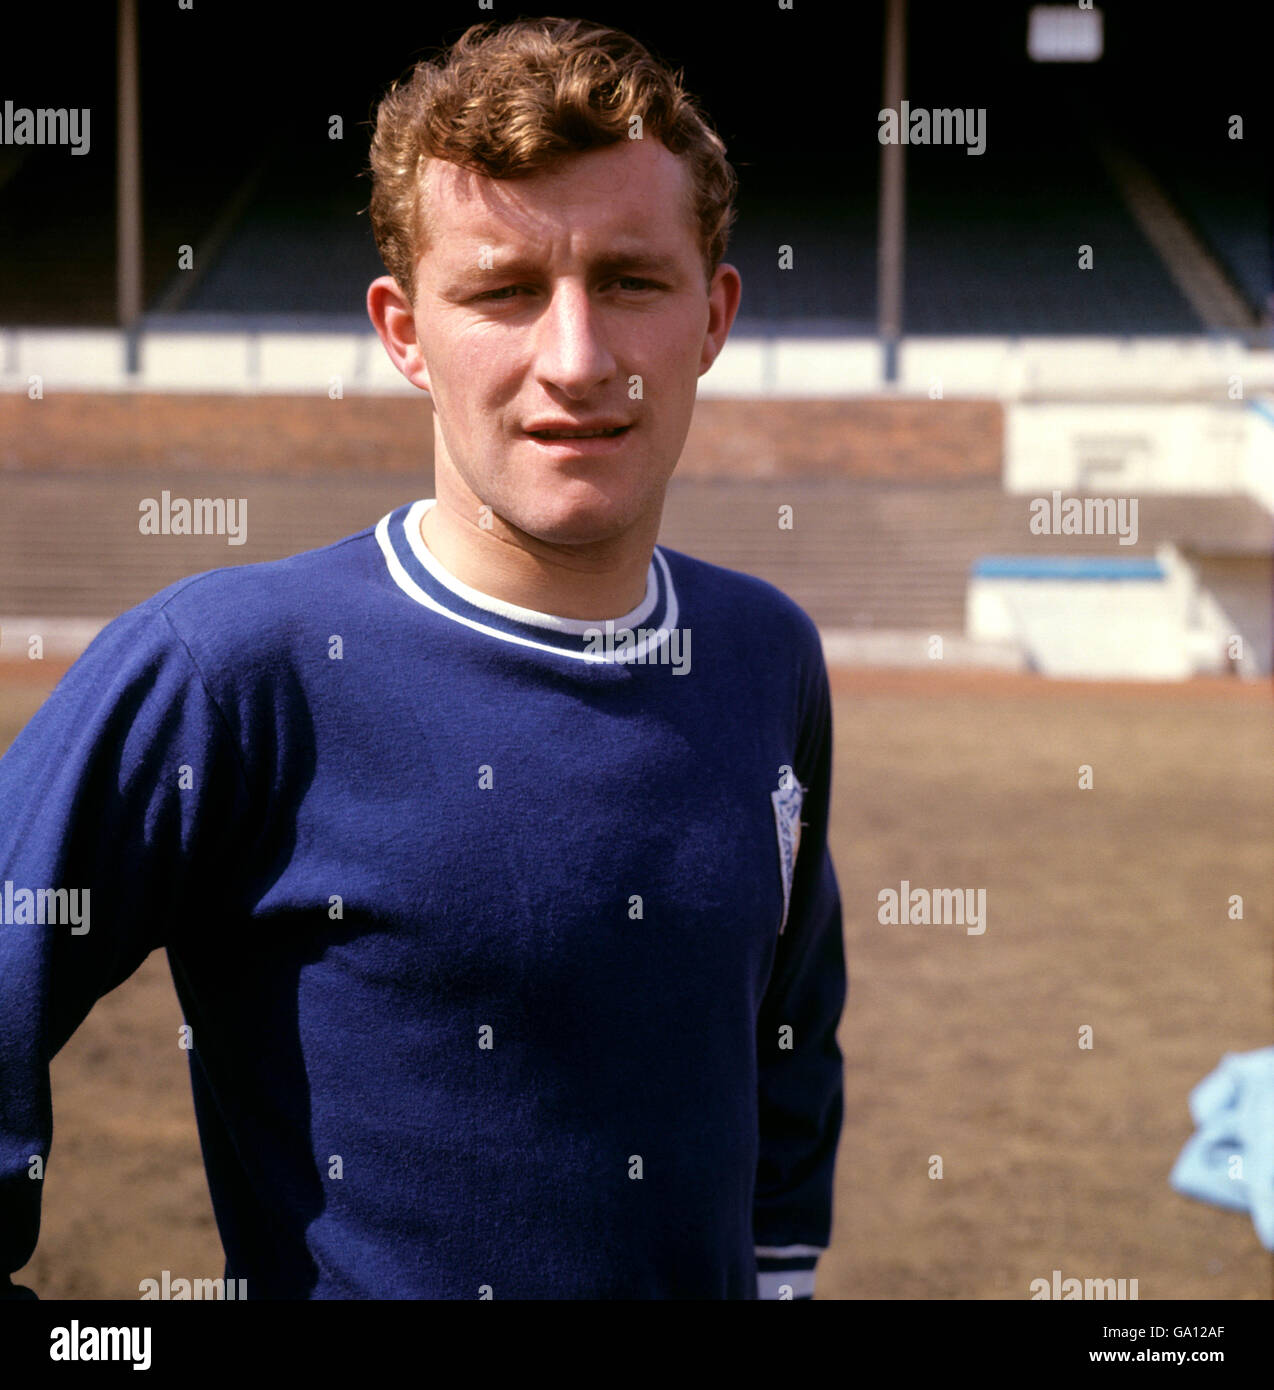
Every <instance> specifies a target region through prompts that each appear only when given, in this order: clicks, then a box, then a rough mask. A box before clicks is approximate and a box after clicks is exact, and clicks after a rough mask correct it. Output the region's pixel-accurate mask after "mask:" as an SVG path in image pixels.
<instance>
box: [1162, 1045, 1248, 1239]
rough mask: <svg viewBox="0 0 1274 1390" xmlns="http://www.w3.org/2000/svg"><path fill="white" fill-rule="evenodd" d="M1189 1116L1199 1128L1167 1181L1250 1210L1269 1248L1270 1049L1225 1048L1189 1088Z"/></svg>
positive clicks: (1181, 1189) (1223, 1204)
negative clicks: (1211, 1069) (1214, 1065)
mask: <svg viewBox="0 0 1274 1390" xmlns="http://www.w3.org/2000/svg"><path fill="white" fill-rule="evenodd" d="M1190 1114H1191V1116H1192V1117H1193V1118H1194V1122H1195V1124H1196V1125H1197V1126H1198V1128H1197V1131H1196V1132H1195V1133H1194V1134H1193V1135H1192V1136H1191V1137H1190V1139H1189V1140H1188V1141H1187V1143H1186V1146H1185V1148H1184V1149H1182V1150H1181V1155H1180V1157H1179V1158H1178V1159H1177V1162H1176V1165H1175V1166H1174V1168H1173V1170H1172V1175H1171V1177H1170V1178H1169V1182H1171V1184H1172V1186H1173V1187H1174V1188H1175V1189H1176V1190H1177V1191H1178V1192H1181V1193H1184V1194H1185V1195H1186V1196H1187V1197H1197V1198H1199V1200H1200V1201H1203V1202H1214V1203H1215V1204H1216V1205H1217V1206H1221V1207H1229V1208H1231V1209H1232V1210H1234V1211H1247V1212H1251V1214H1252V1224H1253V1225H1254V1226H1255V1227H1256V1234H1257V1237H1258V1238H1259V1240H1260V1242H1261V1244H1262V1245H1263V1246H1265V1248H1266V1249H1267V1250H1274V1047H1262V1048H1259V1049H1258V1050H1257V1051H1255V1052H1227V1053H1226V1054H1225V1056H1224V1057H1222V1059H1221V1064H1220V1065H1219V1066H1218V1067H1217V1069H1216V1070H1215V1071H1214V1072H1213V1073H1212V1074H1211V1075H1210V1076H1206V1077H1204V1079H1203V1080H1202V1081H1200V1082H1199V1084H1198V1085H1197V1086H1196V1087H1195V1088H1194V1090H1193V1091H1191V1092H1190ZM1236 1158H1237V1159H1239V1160H1241V1162H1239V1163H1238V1164H1235V1163H1234V1160H1235V1159H1236Z"/></svg>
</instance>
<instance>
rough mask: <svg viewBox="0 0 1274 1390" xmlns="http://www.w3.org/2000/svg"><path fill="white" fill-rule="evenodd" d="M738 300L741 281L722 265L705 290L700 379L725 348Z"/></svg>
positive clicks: (731, 267) (732, 268)
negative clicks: (706, 297)
mask: <svg viewBox="0 0 1274 1390" xmlns="http://www.w3.org/2000/svg"><path fill="white" fill-rule="evenodd" d="M742 297H743V280H742V277H741V276H740V275H739V272H738V271H737V270H736V269H735V268H734V266H732V265H727V264H726V263H725V262H724V261H722V263H721V264H720V265H719V266H717V269H716V274H714V275H713V277H712V283H711V284H710V285H709V286H708V330H707V332H706V333H705V334H704V338H703V351H702V352H701V353H700V355H699V375H700V376H702V375H703V374H704V372H706V371H707V370H708V368H709V367H710V366H712V364H713V363H714V362H715V361H716V360H717V356H718V354H719V353H720V352H721V349H722V348H723V347H725V340H726V338H727V337H729V335H730V326H731V325H732V324H733V323H734V316H735V315H736V314H737V313H738V312H739V300H740V299H741V298H742Z"/></svg>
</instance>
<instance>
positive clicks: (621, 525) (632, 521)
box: [505, 492, 643, 546]
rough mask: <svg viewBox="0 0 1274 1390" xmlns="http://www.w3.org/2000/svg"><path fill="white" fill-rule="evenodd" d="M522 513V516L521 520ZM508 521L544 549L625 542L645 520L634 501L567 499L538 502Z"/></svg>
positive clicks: (507, 517) (595, 496)
mask: <svg viewBox="0 0 1274 1390" xmlns="http://www.w3.org/2000/svg"><path fill="white" fill-rule="evenodd" d="M518 512H520V514H521V519H519V515H518ZM518 512H514V513H507V512H506V513H505V520H507V521H509V522H510V523H511V524H512V525H514V526H516V527H517V528H518V529H519V530H520V531H522V532H524V533H525V534H526V535H528V536H531V537H533V538H534V539H535V540H537V541H540V542H542V543H543V544H544V545H571V546H585V545H605V544H608V543H613V542H615V541H619V540H622V539H623V538H624V537H625V536H626V535H628V534H629V532H631V531H632V529H633V528H634V527H635V526H637V525H638V524H640V522H641V520H642V515H643V514H642V508H641V505H640V504H639V503H638V502H636V501H635V500H633V499H620V498H612V497H606V496H599V495H598V494H597V493H596V492H593V493H592V495H590V496H585V497H580V498H578V499H571V498H569V497H566V496H563V497H561V498H556V499H554V500H553V501H552V502H549V503H547V504H546V502H545V500H544V499H542V498H538V499H536V500H535V501H534V502H531V503H529V504H528V505H527V506H526V507H524V508H520V509H518Z"/></svg>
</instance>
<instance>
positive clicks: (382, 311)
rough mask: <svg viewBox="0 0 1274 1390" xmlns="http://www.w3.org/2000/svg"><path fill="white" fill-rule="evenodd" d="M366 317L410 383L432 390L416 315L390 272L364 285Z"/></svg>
mask: <svg viewBox="0 0 1274 1390" xmlns="http://www.w3.org/2000/svg"><path fill="white" fill-rule="evenodd" d="M367 317H368V318H370V319H371V321H372V327H373V328H374V329H375V330H376V336H377V337H378V338H379V339H380V340H381V342H382V343H384V345H385V351H386V352H387V353H388V354H389V360H390V361H391V362H392V363H393V364H394V366H395V367H397V368H398V370H399V371H400V372H401V373H402V374H403V376H405V377H406V378H407V380H408V381H410V382H411V384H412V385H413V386H418V387H420V389H421V390H422V391H429V390H431V387H430V385H429V368H428V367H427V366H426V365H425V359H424V354H423V353H422V352H421V350H420V341H419V339H418V338H417V336H416V317H415V315H414V314H413V313H412V308H411V305H410V304H409V303H408V302H407V296H406V295H405V294H404V293H403V292H402V290H401V289H400V288H399V285H398V281H397V280H395V279H394V277H393V276H392V275H382V276H381V277H380V278H379V279H377V280H373V281H372V283H371V284H370V285H369V286H368V287H367Z"/></svg>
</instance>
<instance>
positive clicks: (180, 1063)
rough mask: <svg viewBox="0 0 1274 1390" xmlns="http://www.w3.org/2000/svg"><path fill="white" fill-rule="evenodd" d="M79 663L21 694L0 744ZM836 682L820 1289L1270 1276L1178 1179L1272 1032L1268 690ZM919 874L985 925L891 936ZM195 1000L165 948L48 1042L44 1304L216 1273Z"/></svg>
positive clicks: (1212, 1283)
mask: <svg viewBox="0 0 1274 1390" xmlns="http://www.w3.org/2000/svg"><path fill="white" fill-rule="evenodd" d="M56 674H57V672H56V670H53V669H49V668H46V670H45V680H44V681H43V682H40V681H36V680H34V679H32V678H31V677H30V675H29V674H28V675H27V677H26V679H25V681H23V682H22V683H18V682H16V681H12V680H10V681H6V682H5V683H4V684H2V685H0V748H3V747H7V746H8V743H9V741H10V740H11V739H12V738H13V737H14V735H15V734H16V732H17V731H18V729H19V728H20V727H21V726H22V724H23V723H25V721H26V719H28V718H29V717H30V715H31V714H32V713H33V712H34V710H35V708H36V707H37V705H38V704H39V702H40V700H41V699H42V698H43V695H44V693H45V691H46V690H47V689H48V688H51V684H52V680H53V679H55V678H56ZM834 685H835V690H836V704H835V719H836V751H837V757H836V788H835V807H834V819H833V856H834V859H835V862H836V865H837V870H838V874H839V877H840V882H841V889H842V894H843V898H844V906H845V934H846V943H847V953H848V961H849V969H850V975H851V985H850V1000H849V1006H848V1008H847V1011H846V1014H845V1019H844V1022H843V1025H842V1029H841V1045H842V1048H843V1051H844V1053H845V1062H846V1067H845V1077H846V1118H845V1125H844V1130H843V1135H842V1140H841V1149H840V1155H839V1169H838V1181H837V1208H836V1227H835V1231H834V1234H833V1242H832V1247H831V1249H830V1251H829V1252H828V1254H827V1255H826V1256H825V1257H824V1259H823V1261H822V1262H821V1264H820V1270H819V1287H818V1296H819V1298H822V1299H899V1300H906V1299H996V1298H1003V1299H1026V1298H1029V1297H1030V1292H1029V1288H1030V1283H1031V1281H1032V1280H1033V1279H1036V1278H1045V1279H1049V1278H1051V1275H1052V1271H1053V1270H1054V1269H1059V1270H1061V1272H1062V1276H1063V1277H1065V1278H1070V1277H1078V1278H1136V1279H1137V1280H1138V1285H1139V1295H1140V1297H1141V1298H1142V1299H1160V1298H1186V1299H1263V1298H1269V1297H1270V1296H1271V1294H1272V1293H1274V1287H1272V1281H1271V1259H1270V1256H1269V1254H1268V1253H1267V1252H1265V1251H1263V1250H1262V1248H1261V1246H1260V1244H1259V1242H1258V1241H1257V1239H1256V1236H1255V1234H1254V1231H1253V1228H1252V1224H1251V1221H1250V1219H1249V1218H1248V1217H1247V1216H1246V1215H1242V1214H1238V1213H1233V1212H1228V1211H1222V1210H1219V1209H1217V1208H1214V1207H1211V1206H1207V1205H1203V1204H1201V1203H1198V1202H1195V1201H1192V1200H1190V1199H1188V1198H1184V1197H1180V1196H1178V1195H1176V1194H1175V1193H1174V1192H1173V1191H1172V1190H1171V1189H1170V1188H1169V1186H1168V1173H1169V1171H1170V1169H1171V1167H1172V1164H1173V1162H1174V1160H1175V1158H1176V1156H1177V1154H1178V1153H1179V1151H1180V1148H1181V1146H1182V1144H1183V1143H1184V1142H1185V1140H1186V1138H1187V1137H1188V1135H1189V1133H1190V1131H1191V1122H1190V1118H1189V1113H1188V1110H1187V1097H1188V1094H1189V1091H1190V1088H1191V1087H1192V1086H1193V1085H1194V1084H1195V1083H1196V1082H1197V1081H1199V1080H1200V1079H1201V1078H1202V1077H1203V1076H1204V1075H1206V1074H1207V1073H1208V1072H1209V1071H1211V1070H1212V1069H1213V1067H1215V1066H1216V1064H1217V1063H1218V1061H1219V1060H1220V1059H1221V1056H1222V1055H1223V1054H1224V1053H1225V1052H1227V1051H1246V1050H1248V1049H1252V1048H1256V1047H1262V1046H1266V1045H1268V1044H1269V1043H1270V1042H1271V1041H1272V1039H1271V1019H1272V1011H1271V998H1272V995H1271V984H1272V978H1271V926H1272V925H1274V921H1272V917H1274V911H1272V909H1271V903H1270V897H1269V885H1270V882H1271V868H1272V867H1274V848H1272V846H1274V835H1272V832H1274V824H1272V822H1274V797H1272V796H1271V791H1270V784H1269V769H1270V767H1271V766H1272V765H1274V722H1272V721H1271V717H1270V716H1271V704H1270V700H1269V692H1268V689H1262V688H1252V687H1248V688H1239V687H1238V686H1237V685H1236V684H1235V683H1232V682H1231V683H1223V682H1198V683H1192V684H1191V685H1189V686H1183V687H1178V686H1156V687H1137V688H1133V687H1114V688H1109V689H1107V688H1103V687H1089V686H1071V685H1068V684H1050V683H1047V682H1042V681H1039V680H1038V679H1036V678H1001V677H993V676H978V677H974V676H967V677H961V676H957V675H954V674H953V675H950V676H942V677H937V676H934V677H929V676H917V675H914V674H911V673H892V672H879V673H873V672H848V673H843V674H838V675H837V676H836V679H835V682H834ZM1081 764H1088V765H1091V767H1092V769H1093V787H1092V789H1091V790H1080V789H1079V787H1078V780H1079V779H1078V769H1079V767H1080V765H1081ZM904 879H906V880H908V881H909V882H910V884H911V885H912V886H913V887H915V886H924V887H950V888H956V887H975V888H985V890H986V922H987V925H986V931H985V933H984V934H982V935H980V936H971V935H969V934H968V933H967V932H966V931H965V930H964V929H963V928H961V927H959V926H917V925H911V926H882V925H881V924H880V923H879V922H878V920H877V894H878V893H879V892H880V890H881V889H884V888H888V887H893V888H898V887H899V885H900V883H901V881H902V880H904ZM1231 894H1241V895H1242V897H1243V903H1244V916H1243V918H1242V920H1231V919H1230V917H1229V915H1228V912H1227V905H1228V900H1229V897H1230V895H1231ZM180 1022H181V1019H180V1011H179V1008H178V1004H177V1000H176V996H175V993H174V991H173V987H172V983H171V980H170V978H169V975H168V969H167V962H166V959H165V957H164V956H163V955H162V953H159V954H156V955H154V956H152V957H151V958H150V959H149V960H148V961H147V962H146V964H145V965H144V966H143V967H142V969H141V970H140V971H139V972H138V973H137V974H136V975H135V976H134V977H133V978H132V979H131V980H129V981H128V982H127V983H126V984H124V985H123V986H122V987H121V988H120V989H118V990H116V991H115V992H114V993H113V994H111V995H109V996H107V997H106V998H105V999H103V1000H101V1001H100V1002H99V1004H98V1005H97V1007H96V1008H95V1009H94V1011H93V1012H92V1013H91V1014H90V1016H89V1018H88V1020H87V1021H86V1023H85V1024H84V1025H83V1026H82V1027H81V1029H80V1030H79V1031H78V1033H77V1034H76V1035H75V1036H74V1037H73V1038H72V1040H71V1041H70V1043H69V1044H68V1045H67V1047H66V1048H65V1049H64V1050H63V1051H62V1053H61V1054H60V1055H59V1056H58V1057H57V1058H56V1059H55V1061H54V1063H53V1088H54V1090H53V1094H54V1115H55V1137H54V1144H53V1150H52V1155H51V1162H50V1165H49V1169H48V1173H47V1177H46V1180H45V1200H44V1224H43V1231H42V1235H41V1240H40V1245H39V1248H38V1250H37V1253H36V1255H35V1257H34V1259H33V1260H32V1261H31V1263H30V1264H29V1265H28V1266H27V1268H26V1270H25V1271H24V1272H23V1273H22V1274H21V1275H20V1276H19V1277H20V1278H21V1279H22V1280H23V1282H26V1283H28V1284H30V1285H32V1286H34V1287H35V1288H36V1289H37V1291H38V1292H39V1293H40V1294H41V1296H42V1297H45V1298H63V1297H84V1298H123V1299H135V1298H136V1297H137V1295H138V1284H139V1282H140V1281H141V1280H143V1279H145V1278H148V1277H156V1278H158V1277H160V1274H161V1271H162V1270H164V1269H168V1270H170V1271H171V1272H172V1273H173V1275H174V1276H178V1275H185V1276H187V1277H215V1276H216V1275H217V1274H219V1273H220V1271H221V1266H222V1257H221V1250H220V1243H219V1241H218V1237H217V1233H216V1228H215V1225H214V1223H213V1219H212V1212H211V1207H210V1204H209V1200H208V1194H207V1188H206V1184H205V1181H204V1176H203V1168H202V1162H201V1159H200V1155H199V1148H198V1142H197V1139H196V1134H195V1128H194V1117H193V1110H192V1106H191V1100H190V1088H189V1078H188V1072H187V1066H186V1054H185V1053H183V1052H182V1051H181V1050H180V1049H179V1047H178V1045H177V1029H178V1025H179V1023H180ZM1085 1026H1087V1027H1090V1028H1091V1029H1092V1036H1093V1046H1092V1048H1091V1050H1084V1049H1081V1048H1080V1046H1079V1030H1080V1029H1081V1028H1082V1027H1085ZM934 1156H940V1158H941V1160H942V1174H943V1175H942V1177H941V1178H940V1179H937V1178H933V1177H930V1176H929V1174H930V1172H931V1171H932V1170H933V1168H934V1164H933V1158H934Z"/></svg>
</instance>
